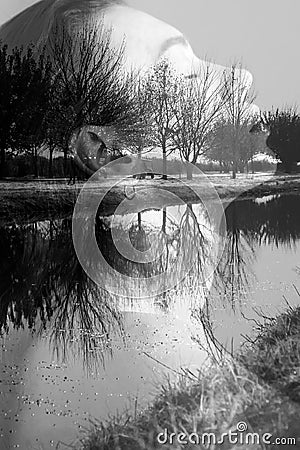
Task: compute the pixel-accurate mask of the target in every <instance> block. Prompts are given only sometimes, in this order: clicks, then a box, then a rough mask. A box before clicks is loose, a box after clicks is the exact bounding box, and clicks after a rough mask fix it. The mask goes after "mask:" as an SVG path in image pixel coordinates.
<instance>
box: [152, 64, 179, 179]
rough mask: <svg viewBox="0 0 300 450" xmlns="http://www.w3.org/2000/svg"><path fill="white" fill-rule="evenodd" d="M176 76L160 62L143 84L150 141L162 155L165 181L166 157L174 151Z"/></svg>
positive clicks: (170, 68) (168, 65) (168, 66)
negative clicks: (148, 119)
mask: <svg viewBox="0 0 300 450" xmlns="http://www.w3.org/2000/svg"><path fill="white" fill-rule="evenodd" d="M176 80H177V77H176V74H175V71H174V70H173V68H172V66H171V65H170V63H169V62H168V61H166V60H162V61H160V62H159V63H158V64H157V65H156V66H155V67H154V68H153V70H152V72H151V73H150V75H149V76H148V78H147V80H146V82H145V91H146V102H147V105H148V108H149V111H150V115H151V118H152V127H151V140H152V143H153V145H155V146H158V147H160V148H161V150H162V154H163V179H167V156H168V155H169V154H170V153H172V152H173V151H174V150H175V145H174V141H173V140H172V126H173V124H174V108H173V104H172V103H173V101H174V97H175V92H176Z"/></svg>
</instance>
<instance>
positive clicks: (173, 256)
mask: <svg viewBox="0 0 300 450" xmlns="http://www.w3.org/2000/svg"><path fill="white" fill-rule="evenodd" d="M183 207H184V210H183V211H182V212H181V214H180V218H179V220H178V222H177V221H175V220H174V219H173V218H172V215H171V214H168V211H167V210H168V208H163V209H162V210H145V211H142V212H140V213H137V214H136V217H134V220H131V221H130V223H129V224H128V223H127V221H126V218H124V219H123V220H122V217H120V220H119V221H118V222H117V223H115V224H114V227H115V228H114V236H117V240H116V241H115V242H113V237H112V228H111V226H112V223H111V222H110V220H105V219H103V218H98V222H97V226H96V237H97V243H98V246H99V249H100V251H101V253H102V255H103V256H104V258H105V260H106V262H107V263H108V264H109V265H110V266H111V267H112V268H114V269H115V270H116V271H117V272H118V273H121V274H123V275H126V276H130V277H136V284H137V286H138V283H139V280H141V279H142V278H145V279H148V280H149V283H150V284H149V286H150V288H149V291H148V292H149V293H150V294H151V292H152V291H151V286H154V283H160V284H159V287H160V288H161V291H167V288H165V286H167V285H168V283H169V282H170V277H173V278H174V285H177V287H176V288H174V289H171V291H170V292H169V293H167V292H163V293H162V294H161V295H158V296H157V297H156V302H157V304H161V305H162V307H163V308H164V309H165V308H166V307H167V304H168V301H170V299H172V297H176V295H177V293H178V290H179V289H180V288H182V289H183V288H184V287H185V288H186V286H187V285H188V284H189V283H190V279H191V278H193V279H194V288H195V282H196V283H197V284H199V283H200V284H201V283H202V282H203V280H204V279H205V275H206V272H205V269H206V266H207V265H208V262H210V255H211V251H210V250H211V235H210V234H211V233H210V231H211V230H209V224H208V223H206V220H204V213H203V208H202V209H201V207H200V205H198V207H199V208H198V209H200V210H201V212H202V217H201V215H197V213H196V212H195V211H194V209H193V207H192V205H184V206H183ZM83 226H84V224H83ZM204 228H205V229H204ZM126 233H128V235H129V237H130V241H131V244H132V246H133V247H134V248H135V249H136V250H138V251H140V252H145V251H147V252H148V254H149V255H150V256H151V261H150V262H137V261H134V260H132V259H127V258H126V257H124V256H123V255H121V254H120V253H119V251H118V244H119V242H122V241H123V240H124V238H123V236H124V235H125V234H126ZM88 234H89V233H87V235H88ZM83 245H84V246H85V248H86V245H88V244H85V243H84V244H83ZM86 253H87V254H88V255H91V252H90V251H87V252H86ZM95 264H96V261H95ZM101 269H102V271H103V273H104V275H103V278H105V276H106V274H105V267H102V268H101ZM167 271H168V272H167ZM182 274H183V275H184V277H182ZM156 276H160V277H159V281H157V279H155V280H154V279H153V280H150V279H151V278H153V277H156ZM184 278H185V279H184ZM152 282H153V284H152V285H151V283H152ZM116 283H118V279H116ZM123 284H124V286H123V289H124V295H126V286H125V283H123ZM155 288H157V285H155ZM153 292H154V289H153ZM175 292H176V295H175ZM167 299H168V300H167Z"/></svg>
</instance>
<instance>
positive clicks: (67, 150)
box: [64, 146, 69, 177]
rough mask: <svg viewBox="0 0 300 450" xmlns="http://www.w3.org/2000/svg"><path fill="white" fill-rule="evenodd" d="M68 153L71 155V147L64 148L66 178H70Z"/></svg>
mask: <svg viewBox="0 0 300 450" xmlns="http://www.w3.org/2000/svg"><path fill="white" fill-rule="evenodd" d="M68 153H69V147H68V146H65V147H64V176H65V177H66V176H68Z"/></svg>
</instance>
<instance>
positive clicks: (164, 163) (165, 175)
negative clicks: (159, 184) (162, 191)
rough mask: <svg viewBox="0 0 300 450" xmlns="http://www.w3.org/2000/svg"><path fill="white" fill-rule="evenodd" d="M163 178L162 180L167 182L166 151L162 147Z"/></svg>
mask: <svg viewBox="0 0 300 450" xmlns="http://www.w3.org/2000/svg"><path fill="white" fill-rule="evenodd" d="M162 151H163V176H162V179H163V180H167V178H168V177H167V150H166V148H165V147H164V146H163V149H162Z"/></svg>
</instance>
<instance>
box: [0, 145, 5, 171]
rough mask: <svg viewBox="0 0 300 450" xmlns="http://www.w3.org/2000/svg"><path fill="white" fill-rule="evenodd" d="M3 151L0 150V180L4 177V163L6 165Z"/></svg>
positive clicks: (2, 149)
mask: <svg viewBox="0 0 300 450" xmlns="http://www.w3.org/2000/svg"><path fill="white" fill-rule="evenodd" d="M5 156H6V155H5V149H4V148H1V153H0V178H3V177H5V169H6V167H5V165H6V164H5V163H6V158H5Z"/></svg>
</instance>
